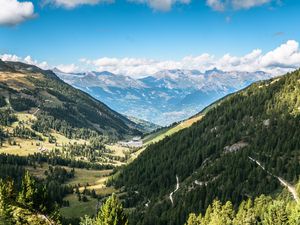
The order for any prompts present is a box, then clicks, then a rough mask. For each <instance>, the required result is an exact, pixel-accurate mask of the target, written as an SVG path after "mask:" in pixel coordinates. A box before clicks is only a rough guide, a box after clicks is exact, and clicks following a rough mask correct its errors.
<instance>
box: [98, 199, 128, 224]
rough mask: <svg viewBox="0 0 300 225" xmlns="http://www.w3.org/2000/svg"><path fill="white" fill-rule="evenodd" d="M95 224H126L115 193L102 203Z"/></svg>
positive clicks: (121, 207)
mask: <svg viewBox="0 0 300 225" xmlns="http://www.w3.org/2000/svg"><path fill="white" fill-rule="evenodd" d="M95 225H128V219H127V216H126V214H125V213H124V210H123V206H122V204H121V203H120V201H119V200H118V198H117V196H116V195H115V194H113V195H112V196H111V197H110V198H108V199H107V200H106V202H105V203H104V205H102V207H101V209H100V211H99V213H98V216H97V219H96V223H95Z"/></svg>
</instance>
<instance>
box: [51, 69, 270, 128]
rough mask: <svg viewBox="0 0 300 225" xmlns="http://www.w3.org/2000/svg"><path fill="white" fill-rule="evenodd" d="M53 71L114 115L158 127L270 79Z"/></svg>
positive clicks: (215, 73)
mask: <svg viewBox="0 0 300 225" xmlns="http://www.w3.org/2000/svg"><path fill="white" fill-rule="evenodd" d="M53 71H54V72H55V73H56V74H57V75H58V76H59V77H60V78H61V79H62V80H64V81H65V82H67V83H68V84H70V85H72V86H74V87H76V88H79V89H81V90H83V91H85V92H87V93H89V94H90V95H92V96H93V97H95V98H96V99H98V100H100V101H102V102H104V103H105V104H107V105H108V106H109V107H111V108H112V109H114V110H116V111H117V112H119V113H121V114H124V115H127V116H130V117H136V118H140V119H143V120H146V121H149V122H152V123H154V124H158V125H161V126H166V125H170V124H172V123H174V122H178V121H181V120H184V119H187V118H189V117H191V116H193V115H194V114H196V113H198V112H199V111H201V110H202V109H203V108H204V107H206V106H207V105H209V104H211V103H212V102H214V101H216V100H217V99H219V98H221V97H224V96H226V95H228V94H230V93H233V92H235V91H237V90H240V89H242V88H244V87H246V86H248V85H249V84H251V83H253V82H255V81H258V80H265V79H269V78H271V77H272V75H271V74H267V73H265V72H262V71H257V72H251V73H250V72H239V71H230V72H225V71H221V70H218V69H216V68H215V69H213V70H209V71H206V72H204V73H201V72H200V71H198V70H180V69H178V70H164V71H160V72H158V73H155V74H153V75H149V76H147V75H146V76H144V77H143V78H139V79H134V78H132V77H129V76H124V75H120V74H113V73H110V72H107V71H103V72H86V73H74V74H67V73H63V72H61V71H59V70H58V69H54V70H53Z"/></svg>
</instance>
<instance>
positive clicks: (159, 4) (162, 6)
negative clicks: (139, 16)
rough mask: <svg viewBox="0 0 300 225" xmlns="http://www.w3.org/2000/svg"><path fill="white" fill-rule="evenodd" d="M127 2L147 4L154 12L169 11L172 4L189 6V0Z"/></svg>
mask: <svg viewBox="0 0 300 225" xmlns="http://www.w3.org/2000/svg"><path fill="white" fill-rule="evenodd" d="M128 1H129V2H134V3H139V4H147V5H148V6H149V7H151V8H152V9H154V10H158V11H169V10H170V9H171V8H172V5H174V4H177V3H178V4H189V3H190V2H191V0H128Z"/></svg>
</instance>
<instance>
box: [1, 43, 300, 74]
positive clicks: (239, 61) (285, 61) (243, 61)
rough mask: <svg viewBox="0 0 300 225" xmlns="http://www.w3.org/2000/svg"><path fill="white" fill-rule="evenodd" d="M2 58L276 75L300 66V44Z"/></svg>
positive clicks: (82, 66) (112, 68)
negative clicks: (237, 52) (178, 55)
mask: <svg viewBox="0 0 300 225" xmlns="http://www.w3.org/2000/svg"><path fill="white" fill-rule="evenodd" d="M0 59H2V60H3V61H20V62H25V63H29V64H33V65H36V66H39V67H41V68H43V69H49V68H54V67H57V68H58V69H59V70H61V71H63V72H66V73H73V72H82V71H91V70H96V71H109V72H112V73H116V74H123V75H127V76H131V77H135V78H138V77H145V76H147V75H151V74H154V73H156V72H158V71H161V70H171V69H186V70H199V71H202V72H204V71H206V70H210V69H213V68H218V69H221V70H224V71H245V72H254V71H259V70H260V71H265V72H268V73H271V74H273V75H279V74H284V73H286V72H289V71H292V70H294V69H295V68H299V67H300V48H299V43H298V42H297V41H295V40H289V41H287V42H286V43H284V44H282V45H280V46H279V47H277V48H275V49H273V50H271V51H269V52H266V53H263V52H262V50H260V49H254V50H253V51H251V52H250V53H248V54H246V55H244V56H233V55H231V54H225V55H224V56H222V57H220V58H217V57H215V56H214V55H211V54H208V53H204V54H201V55H198V56H186V57H184V58H182V59H181V60H154V59H146V58H129V57H126V58H109V57H103V58H99V59H86V58H82V59H80V60H79V62H78V63H77V64H76V63H75V64H68V65H64V64H61V65H57V66H50V65H48V63H47V62H38V61H37V60H33V59H32V58H31V57H30V56H27V57H25V58H22V57H19V56H17V55H11V54H3V55H0Z"/></svg>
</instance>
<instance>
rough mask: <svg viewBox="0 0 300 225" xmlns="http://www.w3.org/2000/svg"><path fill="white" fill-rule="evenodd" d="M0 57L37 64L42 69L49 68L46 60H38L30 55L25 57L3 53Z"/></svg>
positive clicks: (6, 59)
mask: <svg viewBox="0 0 300 225" xmlns="http://www.w3.org/2000/svg"><path fill="white" fill-rule="evenodd" d="M0 59H1V60H2V61H13V62H23V63H27V64H31V65H34V66H37V67H39V68H42V69H49V65H48V63H47V62H46V61H42V62H38V61H37V60H34V59H32V57H31V56H26V57H24V58H22V57H19V56H17V55H13V54H3V55H0Z"/></svg>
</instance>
